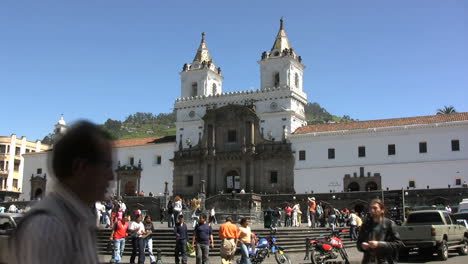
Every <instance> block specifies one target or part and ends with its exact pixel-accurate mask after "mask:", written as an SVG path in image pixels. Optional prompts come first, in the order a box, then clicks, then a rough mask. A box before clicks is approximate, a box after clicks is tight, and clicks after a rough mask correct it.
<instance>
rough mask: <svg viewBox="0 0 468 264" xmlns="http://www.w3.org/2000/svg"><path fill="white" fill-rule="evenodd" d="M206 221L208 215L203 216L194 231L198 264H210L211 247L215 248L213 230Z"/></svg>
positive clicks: (193, 243)
mask: <svg viewBox="0 0 468 264" xmlns="http://www.w3.org/2000/svg"><path fill="white" fill-rule="evenodd" d="M206 220H207V216H206V214H205V213H203V214H201V215H200V218H199V220H198V225H197V226H196V227H195V230H193V239H192V247H195V242H196V251H197V258H196V263H197V264H209V263H210V260H209V255H210V245H211V248H214V238H213V229H212V228H211V226H210V225H208V224H206Z"/></svg>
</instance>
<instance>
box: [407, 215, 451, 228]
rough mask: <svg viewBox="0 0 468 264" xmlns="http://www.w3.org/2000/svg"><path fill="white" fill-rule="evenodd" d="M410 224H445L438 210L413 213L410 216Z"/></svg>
mask: <svg viewBox="0 0 468 264" xmlns="http://www.w3.org/2000/svg"><path fill="white" fill-rule="evenodd" d="M407 223H408V224H433V225H443V224H444V222H443V221H442V217H441V216H440V214H439V213H438V212H427V213H412V214H410V215H409V216H408V221H407Z"/></svg>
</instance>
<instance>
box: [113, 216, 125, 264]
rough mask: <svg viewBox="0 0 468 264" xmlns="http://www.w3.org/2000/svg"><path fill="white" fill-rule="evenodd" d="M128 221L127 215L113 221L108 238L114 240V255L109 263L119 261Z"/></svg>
mask: <svg viewBox="0 0 468 264" xmlns="http://www.w3.org/2000/svg"><path fill="white" fill-rule="evenodd" d="M127 230H128V222H127V217H122V220H120V221H117V222H115V224H114V227H113V228H112V232H111V235H110V240H113V241H114V255H113V257H112V259H111V263H120V261H121V260H122V253H123V251H124V249H125V238H126V237H127Z"/></svg>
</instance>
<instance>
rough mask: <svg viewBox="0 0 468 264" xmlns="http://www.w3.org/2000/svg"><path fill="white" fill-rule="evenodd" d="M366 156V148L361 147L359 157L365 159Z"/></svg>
mask: <svg viewBox="0 0 468 264" xmlns="http://www.w3.org/2000/svg"><path fill="white" fill-rule="evenodd" d="M365 156H366V147H364V146H360V147H358V157H360V158H363V157H365Z"/></svg>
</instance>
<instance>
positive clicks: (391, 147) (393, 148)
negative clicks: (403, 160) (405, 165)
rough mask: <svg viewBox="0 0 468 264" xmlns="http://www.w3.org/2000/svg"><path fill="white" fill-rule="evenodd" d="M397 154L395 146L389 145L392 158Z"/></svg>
mask: <svg viewBox="0 0 468 264" xmlns="http://www.w3.org/2000/svg"><path fill="white" fill-rule="evenodd" d="M395 154H396V147H395V144H389V145H388V155H389V156H392V155H395Z"/></svg>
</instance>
